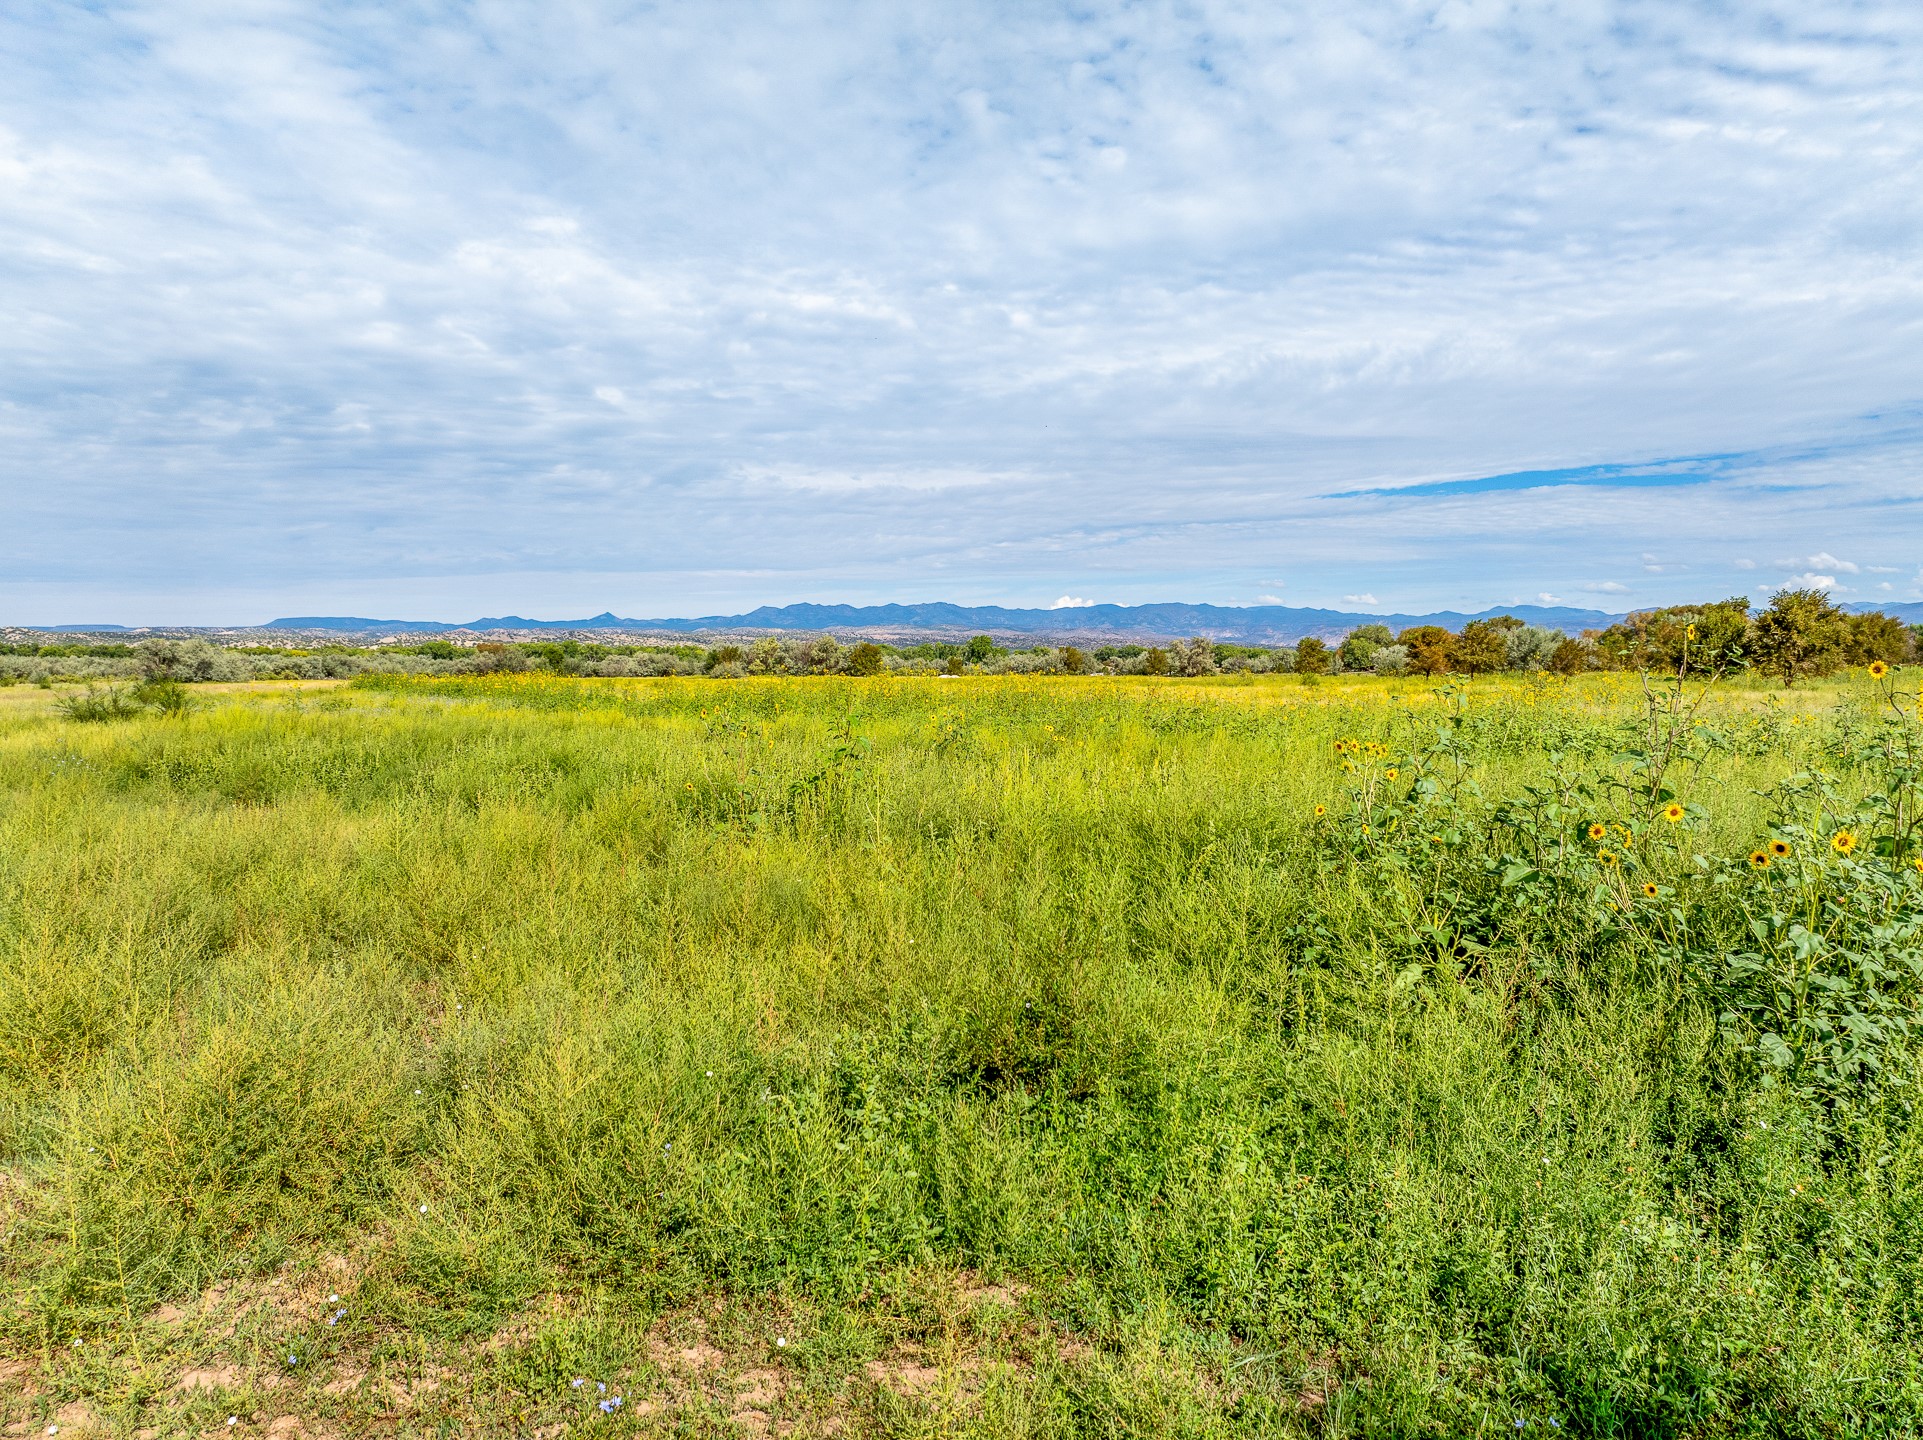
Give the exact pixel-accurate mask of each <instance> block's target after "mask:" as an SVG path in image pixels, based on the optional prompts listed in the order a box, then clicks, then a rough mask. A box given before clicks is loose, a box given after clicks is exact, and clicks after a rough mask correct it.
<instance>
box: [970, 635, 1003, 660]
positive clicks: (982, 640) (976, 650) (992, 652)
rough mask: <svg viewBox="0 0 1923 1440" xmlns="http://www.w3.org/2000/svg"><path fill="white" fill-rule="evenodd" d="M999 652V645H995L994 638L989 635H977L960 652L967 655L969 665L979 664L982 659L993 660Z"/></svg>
mask: <svg viewBox="0 0 1923 1440" xmlns="http://www.w3.org/2000/svg"><path fill="white" fill-rule="evenodd" d="M1001 653H1002V651H1001V647H999V646H998V645H996V644H995V641H994V638H993V637H992V636H989V635H977V636H976V637H975V638H974V639H973V640H970V641H969V642H968V644H967V645H966V646H965V647H964V648H963V650H962V654H964V655H966V656H967V657H968V662H969V663H970V664H971V665H980V664H981V663H983V662H984V661H987V660H993V659H994V658H995V657H996V656H997V655H999V654H1001Z"/></svg>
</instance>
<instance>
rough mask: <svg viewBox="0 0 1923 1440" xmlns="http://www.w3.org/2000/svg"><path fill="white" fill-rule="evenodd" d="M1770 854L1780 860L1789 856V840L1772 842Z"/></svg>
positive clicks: (1770, 843)
mask: <svg viewBox="0 0 1923 1440" xmlns="http://www.w3.org/2000/svg"><path fill="white" fill-rule="evenodd" d="M1769 853H1770V854H1772V855H1774V856H1775V857H1776V858H1777V859H1778V860H1781V859H1783V858H1784V857H1785V856H1786V855H1788V854H1789V841H1787V840H1772V841H1770V842H1769Z"/></svg>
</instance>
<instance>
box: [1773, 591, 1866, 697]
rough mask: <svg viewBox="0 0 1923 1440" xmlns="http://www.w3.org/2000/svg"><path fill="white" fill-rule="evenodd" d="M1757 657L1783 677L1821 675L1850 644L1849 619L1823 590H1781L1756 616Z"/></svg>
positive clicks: (1792, 679)
mask: <svg viewBox="0 0 1923 1440" xmlns="http://www.w3.org/2000/svg"><path fill="white" fill-rule="evenodd" d="M1751 643H1752V645H1753V646H1754V647H1755V651H1756V658H1757V660H1758V661H1760V662H1761V663H1762V665H1763V666H1764V668H1765V669H1768V670H1772V671H1774V672H1775V673H1776V674H1778V675H1781V676H1782V677H1783V688H1784V689H1786V690H1787V689H1788V688H1789V687H1790V686H1792V685H1794V684H1795V683H1796V677H1797V676H1799V675H1810V674H1820V673H1821V672H1822V671H1824V670H1825V669H1828V668H1830V667H1831V666H1834V665H1835V664H1837V663H1838V662H1839V661H1840V660H1841V659H1842V657H1843V656H1844V655H1845V653H1846V649H1845V647H1846V646H1847V645H1848V643H1849V620H1848V617H1847V616H1845V615H1844V614H1843V612H1842V611H1841V610H1838V609H1837V608H1836V605H1835V603H1834V602H1833V601H1832V600H1831V599H1830V597H1829V596H1827V595H1825V594H1824V593H1823V592H1822V591H1821V590H1778V591H1777V592H1776V593H1775V594H1774V595H1773V596H1771V597H1770V602H1769V608H1768V609H1767V610H1765V611H1763V613H1762V614H1760V615H1758V616H1757V617H1756V623H1755V625H1754V627H1753V630H1752V634H1751Z"/></svg>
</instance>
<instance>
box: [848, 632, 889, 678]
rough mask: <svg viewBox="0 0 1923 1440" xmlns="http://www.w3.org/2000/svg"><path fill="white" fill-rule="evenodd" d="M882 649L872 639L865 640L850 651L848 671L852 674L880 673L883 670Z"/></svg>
mask: <svg viewBox="0 0 1923 1440" xmlns="http://www.w3.org/2000/svg"><path fill="white" fill-rule="evenodd" d="M882 661H883V656H882V649H881V646H879V645H877V644H875V643H874V641H872V640H864V641H862V642H861V644H859V645H857V646H855V648H854V649H852V650H850V651H849V652H848V673H849V674H850V675H879V674H881V671H882Z"/></svg>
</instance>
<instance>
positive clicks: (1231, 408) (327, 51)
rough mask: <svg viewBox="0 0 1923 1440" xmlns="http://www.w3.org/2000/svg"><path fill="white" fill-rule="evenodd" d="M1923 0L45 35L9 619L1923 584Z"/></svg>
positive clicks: (21, 200)
mask: <svg viewBox="0 0 1923 1440" xmlns="http://www.w3.org/2000/svg"><path fill="white" fill-rule="evenodd" d="M1920 162H1923V6H1919V5H1917V4H1916V3H1914V0H1892V3H1879V0H1850V3H1844V0H1794V3H1788V0H1784V3H1778V0H1756V3H1744V0H1724V3H1715V4H1708V3H1692V0H1652V3H1639V0H1615V3H1604V0H1517V3H1492V0H1424V3H1414V0H1340V3H1337V0H1320V3H1307V4H1278V3H1275V0H1250V3H1215V0H1196V3H1183V4H1174V3H1153V0H1140V3H1104V0H1082V3H1076V4H1071V5H1058V4H1054V3H1050V0H1016V3H1008V4H993V3H980V0H935V3H916V0H891V3H887V4H867V3H861V0H835V3H827V0H821V3H812V4H810V3H785V0H765V3H749V4H744V5H715V4H713V3H686V4H682V3H664V4H639V3H621V4H615V3H607V4H599V3H593V0H541V3H538V4H530V3H525V0H517V3H503V0H465V3H459V4H454V3H448V4H437V3H402V0H377V3H366V4H323V3H293V0H287V3H276V0H221V3H211V0H159V3H152V4H147V3H128V4H117V3H72V0H62V3H56V0H11V3H9V4H8V5H6V6H4V7H0V623H13V624H47V625H53V624H67V623H79V622H85V623H93V622H103V621H114V622H120V623H127V624H168V623H171V624H238V623H251V622H258V621H262V620H265V619H269V618H272V617H274V616H278V615H289V614H310V615H311V614H356V615H368V616H375V617H379V618H410V619H411V618H426V619H443V620H464V619H469V618H473V617H475V616H477V615H484V614H503V613H518V614H523V615H530V616H535V617H540V618H565V617H570V616H582V615H589V614H594V613H597V612H600V611H603V610H613V611H615V612H616V613H618V614H624V615H635V616H643V617H652V616H679V615H697V614H710V613H724V612H730V611H736V610H742V609H748V608H752V607H753V606H755V605H759V604H764V603H765V604H781V603H786V602H790V601H800V600H813V601H824V602H851V603H870V602H881V601H891V600H896V601H926V600H951V601H957V602H962V603H976V604H987V603H999V604H1009V605H1050V604H1069V603H1076V602H1083V601H1088V602H1097V601H1100V602H1118V603H1138V602H1144V601H1161V600H1186V601H1208V602H1213V603H1217V604H1259V603H1271V604H1275V603H1279V604H1290V605H1313V606H1333V607H1338V608H1345V609H1380V610H1384V611H1402V612H1415V611H1422V610H1428V609H1440V608H1458V609H1463V608H1466V609H1479V608H1482V607H1483V606H1486V605H1492V604H1497V605H1501V604H1515V603H1565V604H1570V605H1577V606H1583V607H1586V608H1598V609H1604V610H1612V611H1621V610H1627V609H1630V608H1632V607H1635V606H1641V605H1651V604H1661V603H1666V602H1674V601H1682V600H1688V599H1702V598H1709V597H1720V596H1724V595H1729V594H1749V595H1751V596H1752V597H1755V598H1758V599H1760V598H1761V597H1763V596H1766V595H1767V594H1769V593H1770V592H1771V591H1773V590H1774V589H1776V588H1778V587H1780V586H1783V585H1785V584H1795V585H1815V586H1820V587H1822V588H1825V589H1828V590H1830V591H1832V593H1834V594H1835V595H1837V596H1838V597H1839V598H1840V599H1844V600H1852V601H1874V600H1879V599H1884V600H1904V601H1909V600H1916V599H1918V598H1923V163H1920Z"/></svg>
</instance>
